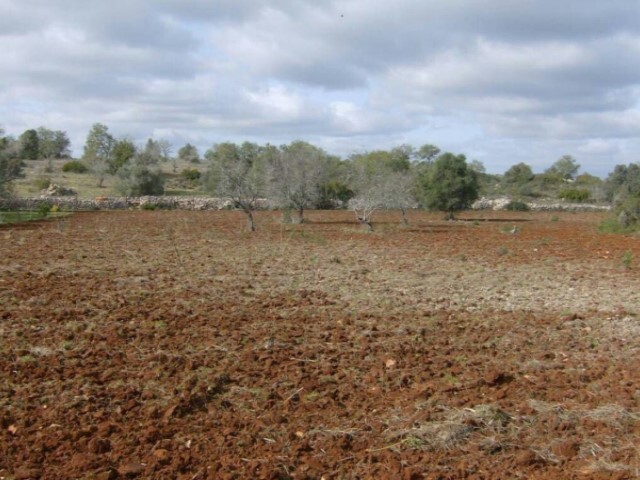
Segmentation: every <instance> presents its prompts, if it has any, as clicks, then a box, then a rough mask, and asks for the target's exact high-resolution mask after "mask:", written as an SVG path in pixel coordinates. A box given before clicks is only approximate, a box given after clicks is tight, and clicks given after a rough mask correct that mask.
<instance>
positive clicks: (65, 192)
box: [42, 183, 78, 197]
mask: <svg viewBox="0 0 640 480" xmlns="http://www.w3.org/2000/svg"><path fill="white" fill-rule="evenodd" d="M42 194H43V195H44V196H46V197H73V196H76V195H78V192H76V191H75V190H73V189H72V188H66V187H63V186H62V185H58V184H56V183H52V184H51V185H49V187H48V188H47V189H45V190H43V191H42Z"/></svg>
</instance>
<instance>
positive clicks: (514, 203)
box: [504, 200, 531, 212]
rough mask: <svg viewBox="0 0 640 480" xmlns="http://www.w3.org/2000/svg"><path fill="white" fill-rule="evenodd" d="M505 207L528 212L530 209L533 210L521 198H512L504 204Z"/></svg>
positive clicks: (514, 210)
mask: <svg viewBox="0 0 640 480" xmlns="http://www.w3.org/2000/svg"><path fill="white" fill-rule="evenodd" d="M504 209H505V210H508V211H510V212H528V211H529V210H531V209H530V208H529V205H527V204H526V203H524V202H523V201H521V200H511V201H510V202H509V203H507V204H506V205H505V206H504Z"/></svg>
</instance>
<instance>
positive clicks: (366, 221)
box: [358, 217, 373, 232]
mask: <svg viewBox="0 0 640 480" xmlns="http://www.w3.org/2000/svg"><path fill="white" fill-rule="evenodd" d="M358 221H359V222H360V223H361V224H362V225H364V226H365V227H367V232H373V222H372V221H371V219H370V218H368V217H358Z"/></svg>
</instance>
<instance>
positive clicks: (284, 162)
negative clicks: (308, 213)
mask: <svg viewBox="0 0 640 480" xmlns="http://www.w3.org/2000/svg"><path fill="white" fill-rule="evenodd" d="M327 158H328V156H327V154H326V152H324V151H323V150H322V149H320V148H318V147H315V146H313V145H311V144H309V143H307V142H302V141H296V142H292V143H291V144H289V145H283V146H282V147H280V149H279V150H278V151H277V152H276V154H275V155H273V156H272V157H271V158H270V185H269V186H270V189H269V190H270V192H269V193H270V195H269V196H270V198H271V199H272V200H273V201H274V202H275V204H276V205H278V206H279V207H282V208H286V209H293V210H295V211H296V212H297V214H298V219H297V221H298V223H303V222H304V210H305V209H309V208H314V207H316V206H317V204H318V202H319V201H320V197H321V195H322V191H321V186H322V184H323V181H324V179H325V177H326V175H327V173H328V172H327V168H326V167H327V165H326V163H327Z"/></svg>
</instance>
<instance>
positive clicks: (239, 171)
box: [205, 142, 267, 232]
mask: <svg viewBox="0 0 640 480" xmlns="http://www.w3.org/2000/svg"><path fill="white" fill-rule="evenodd" d="M207 158H209V159H210V164H209V168H208V171H207V175H206V179H205V188H206V189H207V190H208V191H210V192H211V193H213V194H215V195H218V196H220V197H222V198H226V199H228V200H229V201H230V202H231V203H232V204H233V206H234V207H235V208H238V209H240V210H241V211H242V212H243V213H244V214H245V215H246V217H247V221H248V224H249V229H250V230H251V231H252V232H253V231H255V230H256V224H255V219H254V212H255V210H256V209H257V207H258V204H259V202H260V200H262V199H264V197H265V195H266V191H267V188H266V187H267V182H266V172H265V170H266V168H265V163H266V162H265V149H264V148H262V147H259V146H258V145H256V144H254V143H249V142H245V143H243V144H242V145H240V146H238V145H236V144H234V143H228V142H227V143H219V144H216V145H214V146H213V148H212V149H211V150H210V151H209V152H207Z"/></svg>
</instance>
